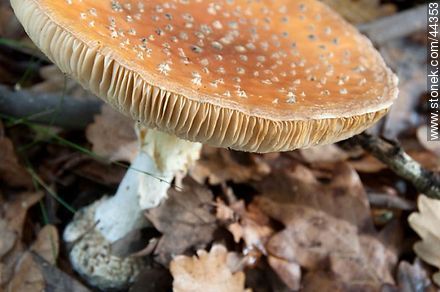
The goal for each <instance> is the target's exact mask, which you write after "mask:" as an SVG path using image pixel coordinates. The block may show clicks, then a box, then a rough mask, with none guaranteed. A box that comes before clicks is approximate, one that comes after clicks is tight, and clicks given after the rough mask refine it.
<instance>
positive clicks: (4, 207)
mask: <svg viewBox="0 0 440 292" xmlns="http://www.w3.org/2000/svg"><path fill="white" fill-rule="evenodd" d="M42 197H43V194H42V193H22V194H19V195H15V196H13V198H12V199H10V200H8V201H6V202H2V203H1V204H0V216H1V217H0V221H3V222H5V223H6V225H7V230H8V231H7V234H1V235H2V236H3V235H8V234H10V233H13V234H14V236H15V240H14V244H13V246H12V248H9V247H8V245H9V244H8V243H7V242H6V241H9V240H10V239H7V238H3V237H0V241H1V242H4V243H2V245H4V246H5V250H7V253H5V254H3V256H2V257H0V290H1V288H2V287H3V286H5V285H6V284H8V282H9V281H10V280H11V278H12V276H13V274H14V270H15V266H16V265H17V262H19V260H20V258H21V257H22V254H23V252H25V247H24V245H23V243H22V242H21V239H22V233H23V225H24V222H25V219H26V215H27V211H28V209H29V208H30V207H32V206H33V205H34V204H35V203H37V202H38V201H39V200H40V199H41V198H42ZM4 240H5V241H4Z"/></svg>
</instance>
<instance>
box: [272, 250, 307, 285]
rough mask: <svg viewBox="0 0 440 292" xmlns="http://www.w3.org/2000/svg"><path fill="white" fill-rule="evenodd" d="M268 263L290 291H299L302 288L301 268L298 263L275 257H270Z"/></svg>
mask: <svg viewBox="0 0 440 292" xmlns="http://www.w3.org/2000/svg"><path fill="white" fill-rule="evenodd" d="M268 262H269V265H270V267H271V268H272V270H274V271H275V272H276V273H277V275H278V276H279V277H280V279H281V280H282V281H283V282H284V283H285V284H286V286H287V287H289V289H292V290H294V291H297V290H299V289H300V288H301V267H300V266H299V265H298V264H297V263H294V262H288V261H286V260H283V259H279V258H276V257H273V256H269V257H268Z"/></svg>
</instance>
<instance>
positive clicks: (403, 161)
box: [353, 133, 440, 199]
mask: <svg viewBox="0 0 440 292" xmlns="http://www.w3.org/2000/svg"><path fill="white" fill-rule="evenodd" d="M353 140H354V141H355V142H356V143H358V144H359V145H361V146H362V148H364V149H365V150H366V151H368V152H370V153H371V154H372V155H373V156H374V157H376V158H377V159H379V160H380V161H382V162H383V163H385V164H386V165H387V166H388V167H389V168H390V169H391V170H392V171H394V172H395V173H396V174H397V175H399V176H401V177H402V178H404V179H406V180H408V181H409V182H411V183H412V184H413V185H414V187H415V188H416V189H417V190H418V191H419V192H421V193H424V194H426V195H427V196H429V197H431V198H435V199H440V177H439V176H438V175H437V174H435V173H433V172H432V171H429V170H427V169H425V168H423V167H422V166H421V165H420V164H419V163H418V162H416V161H415V160H414V159H412V158H411V157H410V156H409V155H408V154H406V153H405V152H404V151H403V149H402V148H401V147H400V146H399V145H397V144H392V143H390V142H387V141H385V140H384V139H381V138H379V137H376V136H373V135H370V134H367V133H362V134H360V135H358V136H355V137H354V138H353Z"/></svg>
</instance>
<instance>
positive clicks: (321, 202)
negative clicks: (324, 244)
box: [254, 162, 373, 230]
mask: <svg viewBox="0 0 440 292" xmlns="http://www.w3.org/2000/svg"><path fill="white" fill-rule="evenodd" d="M329 176H330V179H329V182H322V181H320V180H319V179H318V178H317V177H316V176H315V174H314V173H313V172H312V171H311V170H310V169H309V168H307V167H305V166H302V165H297V166H295V167H294V168H293V169H291V168H286V167H283V168H282V169H276V170H275V169H274V170H273V171H272V173H271V174H270V175H269V176H267V177H265V178H264V179H263V180H261V181H260V182H258V183H255V184H254V185H255V187H256V189H257V190H259V191H260V192H261V193H262V194H263V195H264V196H265V197H268V198H271V199H272V200H273V201H276V202H280V203H289V204H295V205H301V206H308V207H312V208H314V209H317V210H322V211H324V212H326V213H328V214H330V215H332V216H334V217H336V218H340V219H344V220H346V221H348V222H351V223H353V224H354V225H356V226H357V227H358V228H359V229H360V230H372V229H373V223H372V220H371V214H370V206H369V203H368V198H367V194H366V193H365V190H364V188H363V185H362V182H361V180H360V178H359V176H358V174H357V173H356V171H354V170H353V168H351V167H350V165H348V164H347V163H344V162H342V163H337V164H335V165H334V166H333V168H332V170H331V173H330V174H329ZM341 206H350V208H341Z"/></svg>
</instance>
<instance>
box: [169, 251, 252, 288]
mask: <svg viewBox="0 0 440 292" xmlns="http://www.w3.org/2000/svg"><path fill="white" fill-rule="evenodd" d="M227 259H228V251H227V249H226V248H225V247H224V246H222V245H214V246H213V247H212V248H211V250H210V252H209V253H208V252H206V251H205V250H199V251H197V256H194V257H187V256H177V257H175V258H174V259H173V261H172V262H171V264H170V270H171V274H172V275H173V278H174V281H173V290H174V291H175V292H189V291H191V292H223V291H224V292H242V291H250V290H248V289H245V275H244V273H243V272H241V271H238V272H235V273H234V272H233V271H232V270H231V269H230V268H229V267H228V264H227Z"/></svg>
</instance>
